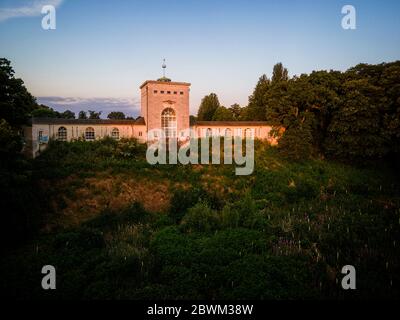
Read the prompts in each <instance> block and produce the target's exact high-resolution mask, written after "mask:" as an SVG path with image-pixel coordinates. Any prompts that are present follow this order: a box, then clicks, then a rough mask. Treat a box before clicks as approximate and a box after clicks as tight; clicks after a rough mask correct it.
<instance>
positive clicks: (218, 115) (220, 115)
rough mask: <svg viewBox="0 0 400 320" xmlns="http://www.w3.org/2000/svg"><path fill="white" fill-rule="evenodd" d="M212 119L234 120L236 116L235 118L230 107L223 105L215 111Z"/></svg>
mask: <svg viewBox="0 0 400 320" xmlns="http://www.w3.org/2000/svg"><path fill="white" fill-rule="evenodd" d="M212 120H213V121H233V120H234V118H233V114H232V112H231V111H230V110H229V109H227V108H225V107H223V106H221V107H219V108H218V109H217V110H216V111H215V113H214V115H213V118H212Z"/></svg>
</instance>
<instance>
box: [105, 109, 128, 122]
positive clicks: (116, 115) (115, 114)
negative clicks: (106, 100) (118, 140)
mask: <svg viewBox="0 0 400 320" xmlns="http://www.w3.org/2000/svg"><path fill="white" fill-rule="evenodd" d="M107 118H108V119H118V120H120V119H126V117H125V114H124V113H123V112H120V111H113V112H110V113H109V114H108V116H107Z"/></svg>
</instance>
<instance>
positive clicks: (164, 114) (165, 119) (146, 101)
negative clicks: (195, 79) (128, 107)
mask: <svg viewBox="0 0 400 320" xmlns="http://www.w3.org/2000/svg"><path fill="white" fill-rule="evenodd" d="M140 89H141V115H142V117H143V118H144V120H145V122H146V129H147V132H149V131H151V130H155V129H158V130H159V129H162V130H164V132H165V135H166V136H167V137H169V138H178V139H180V140H183V139H185V138H186V137H187V133H183V131H185V130H187V129H189V93H190V83H186V82H173V81H171V80H169V79H168V78H165V77H164V78H161V79H159V80H157V81H154V80H148V81H146V82H144V83H143V84H142V85H141V86H140ZM152 138H157V136H156V137H154V136H153V137H151V136H149V139H150V140H152Z"/></svg>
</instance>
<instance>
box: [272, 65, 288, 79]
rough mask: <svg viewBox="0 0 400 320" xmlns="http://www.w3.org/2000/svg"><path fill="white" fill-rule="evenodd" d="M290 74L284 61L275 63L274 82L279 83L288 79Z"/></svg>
mask: <svg viewBox="0 0 400 320" xmlns="http://www.w3.org/2000/svg"><path fill="white" fill-rule="evenodd" d="M288 80H289V75H288V70H287V69H286V68H284V67H283V64H282V63H280V62H279V63H277V64H276V65H274V70H273V72H272V83H277V82H280V81H288Z"/></svg>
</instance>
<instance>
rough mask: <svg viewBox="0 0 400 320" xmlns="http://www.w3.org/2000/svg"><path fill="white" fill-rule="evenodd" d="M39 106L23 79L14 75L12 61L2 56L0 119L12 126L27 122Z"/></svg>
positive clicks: (0, 68)
mask: <svg viewBox="0 0 400 320" xmlns="http://www.w3.org/2000/svg"><path fill="white" fill-rule="evenodd" d="M35 108H37V105H36V101H35V99H34V98H33V96H32V95H31V94H30V93H29V92H28V90H27V89H26V87H25V86H24V82H23V81H22V80H21V79H16V78H15V77H14V70H13V68H12V67H11V62H10V61H9V60H7V59H5V58H0V119H5V120H6V121H7V122H8V123H9V124H10V125H11V126H13V127H17V126H20V125H22V124H25V123H26V122H27V120H28V118H29V116H30V114H31V112H32V111H33V110H34V109H35Z"/></svg>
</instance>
